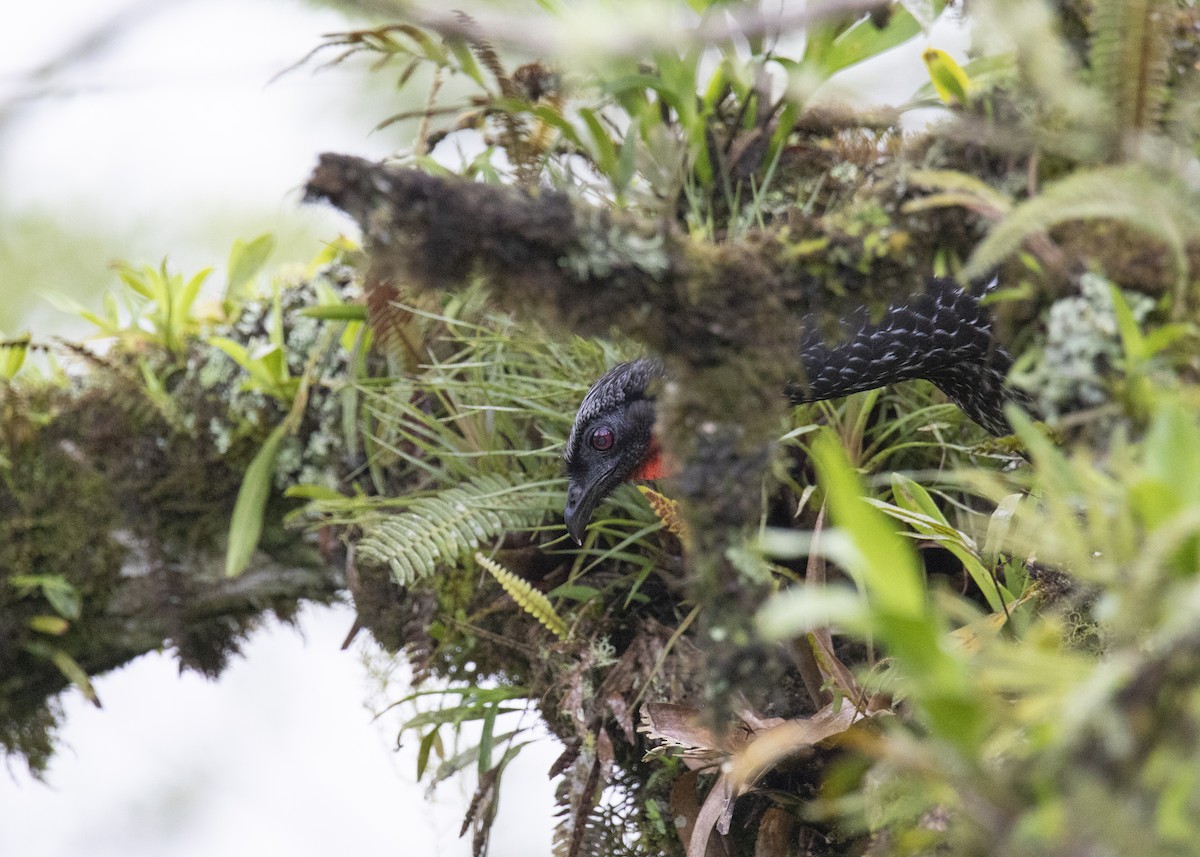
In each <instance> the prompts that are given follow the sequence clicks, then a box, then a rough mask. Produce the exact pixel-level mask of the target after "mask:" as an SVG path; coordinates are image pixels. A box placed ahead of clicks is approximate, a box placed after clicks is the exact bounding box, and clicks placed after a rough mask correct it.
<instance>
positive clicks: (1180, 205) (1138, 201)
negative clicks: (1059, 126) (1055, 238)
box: [961, 164, 1200, 310]
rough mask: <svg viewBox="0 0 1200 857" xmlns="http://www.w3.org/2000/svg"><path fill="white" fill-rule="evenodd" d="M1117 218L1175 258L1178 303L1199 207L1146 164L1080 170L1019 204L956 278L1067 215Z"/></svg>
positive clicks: (983, 268) (971, 274)
mask: <svg viewBox="0 0 1200 857" xmlns="http://www.w3.org/2000/svg"><path fill="white" fill-rule="evenodd" d="M1101 218H1103V219H1109V220H1117V221H1121V222H1123V223H1127V224H1128V225H1130V226H1132V227H1134V228H1136V229H1140V230H1142V231H1143V232H1146V233H1147V234H1148V235H1150V236H1151V237H1153V238H1156V239H1158V240H1160V241H1162V242H1163V243H1164V244H1166V245H1167V249H1168V251H1169V252H1170V254H1171V257H1172V259H1173V261H1174V263H1175V272H1176V285H1177V290H1178V293H1177V295H1176V297H1177V299H1178V307H1179V308H1180V309H1181V310H1182V308H1183V307H1184V305H1185V303H1184V300H1185V298H1186V288H1187V282H1188V275H1189V271H1188V257H1187V244H1188V242H1189V241H1190V240H1194V239H1196V238H1197V237H1200V206H1197V204H1196V200H1195V198H1194V197H1193V196H1192V195H1191V194H1189V193H1188V192H1187V191H1186V189H1184V188H1182V187H1180V186H1179V185H1178V184H1177V183H1174V182H1171V181H1168V180H1166V179H1165V178H1164V176H1163V175H1162V174H1159V173H1156V172H1154V171H1153V170H1151V169H1150V168H1148V167H1145V166H1142V165H1137V164H1131V165H1126V166H1119V167H1099V168H1096V169H1090V170H1083V171H1081V172H1078V173H1075V174H1074V175H1072V176H1069V177H1068V178H1065V179H1063V180H1062V181H1060V182H1057V183H1055V184H1053V185H1050V186H1048V187H1047V188H1046V190H1045V191H1044V192H1043V193H1041V194H1040V195H1038V196H1036V197H1034V198H1033V199H1030V200H1028V201H1027V202H1024V203H1022V204H1021V205H1019V206H1017V207H1016V208H1015V209H1013V211H1012V213H1011V214H1010V215H1009V216H1008V217H1006V218H1005V219H1004V220H1003V221H1002V222H1000V223H999V224H998V225H997V226H996V227H995V228H994V229H993V230H992V231H991V233H989V234H988V236H987V238H985V239H984V240H983V241H982V242H981V243H980V244H979V246H978V247H976V248H975V252H974V253H973V254H972V255H971V258H970V260H969V261H968V262H967V265H966V267H965V268H964V269H963V271H962V274H961V277H962V278H963V280H971V279H974V278H976V277H982V276H984V275H985V274H986V273H987V272H988V271H990V270H992V269H993V268H995V267H996V266H997V265H999V264H1000V263H1001V262H1003V261H1004V260H1005V259H1006V258H1007V257H1008V256H1009V255H1010V254H1012V253H1013V252H1015V251H1016V250H1017V249H1018V248H1019V247H1020V246H1021V243H1022V242H1023V241H1024V240H1025V239H1026V238H1027V237H1029V236H1030V235H1032V234H1034V233H1036V232H1044V231H1046V230H1049V229H1052V228H1053V227H1055V226H1058V225H1059V224H1062V223H1066V222H1068V221H1072V220H1092V219H1101Z"/></svg>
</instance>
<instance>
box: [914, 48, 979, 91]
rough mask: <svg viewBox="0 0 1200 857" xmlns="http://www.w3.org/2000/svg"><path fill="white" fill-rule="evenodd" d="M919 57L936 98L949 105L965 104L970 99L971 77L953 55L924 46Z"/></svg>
mask: <svg viewBox="0 0 1200 857" xmlns="http://www.w3.org/2000/svg"><path fill="white" fill-rule="evenodd" d="M921 59H922V60H924V61H925V68H926V69H927V70H928V71H929V82H930V83H932V84H933V88H934V90H935V91H936V92H937V94H938V98H940V99H942V101H943V102H945V103H946V104H950V105H966V104H967V103H968V101H970V97H971V78H970V77H968V76H967V73H966V71H964V70H963V67H962V66H961V65H959V64H958V63H957V62H956V61H955V59H954V57H952V56H950V54H948V53H946V52H945V51H943V50H939V49H937V48H926V49H925V52H924V53H922V54H921Z"/></svg>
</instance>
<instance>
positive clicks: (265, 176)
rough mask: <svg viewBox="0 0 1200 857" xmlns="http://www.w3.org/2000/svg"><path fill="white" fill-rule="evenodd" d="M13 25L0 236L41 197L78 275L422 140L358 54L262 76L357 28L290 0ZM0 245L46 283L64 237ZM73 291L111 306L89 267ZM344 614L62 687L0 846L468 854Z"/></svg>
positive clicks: (880, 74)
mask: <svg viewBox="0 0 1200 857" xmlns="http://www.w3.org/2000/svg"><path fill="white" fill-rule="evenodd" d="M133 8H136V9H138V10H139V17H138V18H137V19H136V20H135V22H134V23H133V24H132V25H131V26H128V27H127V28H126V31H125V32H124V33H123V35H122V36H121V37H120V38H119V39H117V40H116V41H115V42H114V43H113V44H112V45H110V46H108V47H107V48H105V49H104V50H102V51H101V52H99V53H98V54H97V55H96V56H95V57H93V58H91V59H89V60H88V61H86V62H84V63H81V64H79V65H78V66H76V67H72V68H71V69H70V70H69V71H68V72H66V73H65V74H62V75H58V76H55V77H53V78H52V79H51V80H50V81H49V82H36V81H35V82H32V83H31V81H30V79H29V77H28V75H29V72H30V70H32V69H34V68H38V67H40V66H42V65H43V64H45V63H46V62H47V61H48V60H50V59H51V58H53V57H55V56H57V55H59V54H61V53H62V52H63V51H64V50H65V49H66V48H67V47H68V46H69V45H71V44H72V43H74V42H75V41H76V40H77V39H78V38H79V37H80V36H81V35H82V34H84V33H86V32H88V31H89V30H90V29H91V28H92V27H94V26H95V24H96V22H98V21H102V20H106V19H108V18H109V17H111V16H112V15H113V14H114V13H115V12H116V11H118V10H121V9H133ZM3 24H4V26H3V28H0V250H3V249H4V246H3V245H4V244H5V242H6V241H7V242H9V243H10V244H11V242H12V240H13V239H12V232H11V231H10V229H9V228H6V223H7V224H8V225H9V226H11V224H12V223H13V222H15V221H14V220H13V218H15V217H18V216H27V215H30V214H31V213H36V214H38V215H41V216H43V217H45V218H48V219H49V220H50V221H52V222H54V223H58V224H61V225H63V226H64V227H65V228H67V229H78V228H86V229H87V230H91V231H94V232H96V233H97V234H99V235H100V236H102V237H103V240H102V242H101V244H102V246H103V248H104V249H103V251H102V252H97V253H96V255H95V256H94V258H92V257H89V258H85V259H82V260H80V259H76V260H74V267H73V268H72V269H71V271H72V272H73V273H71V274H70V275H69V276H72V277H77V276H80V275H79V274H78V273H77V272H78V271H80V270H82V271H83V272H84V274H83V275H82V276H83V278H84V280H86V282H85V283H83V285H85V286H88V285H92V284H96V285H97V286H102V285H103V284H106V283H107V284H110V285H111V284H112V282H113V278H112V277H111V275H109V274H107V273H106V266H107V265H108V263H109V262H111V261H112V260H113V259H121V258H123V259H130V260H133V261H138V262H141V261H150V262H157V261H158V260H160V259H161V258H162V257H163V256H164V255H167V254H169V255H170V259H171V263H172V265H173V266H174V267H176V268H178V269H182V270H183V271H185V272H192V271H194V270H196V269H197V268H199V267H202V266H206V265H217V266H219V265H220V264H221V263H222V262H223V261H224V260H225V258H226V256H227V254H228V250H229V247H230V245H231V243H232V242H233V240H234V239H236V238H250V237H253V236H254V235H256V234H258V233H260V232H264V231H273V230H274V231H278V232H280V233H281V234H282V235H283V236H284V237H285V238H286V251H284V252H290V253H291V254H292V255H291V256H290V257H288V258H289V259H290V260H291V261H303V260H305V259H307V258H309V257H311V256H312V255H314V254H315V253H316V252H317V251H318V250H319V248H320V246H321V242H322V241H324V240H328V239H330V238H332V237H334V236H336V235H337V234H338V232H339V231H342V230H346V231H350V230H351V229H352V227H351V226H350V224H349V223H348V222H346V221H345V220H344V219H343V218H341V217H340V216H339V215H337V214H336V213H334V212H332V211H331V210H329V209H327V208H315V207H301V206H300V205H299V193H298V189H299V187H300V186H301V185H302V183H303V181H304V179H305V178H306V177H307V175H308V173H309V172H310V170H311V169H312V167H313V165H314V164H315V160H316V155H317V153H319V152H322V151H344V152H350V153H355V154H360V155H363V156H367V157H381V156H383V155H386V154H388V153H390V152H391V151H393V150H395V149H398V148H401V147H403V146H404V145H405V144H406V143H407V140H405V139H404V138H403V136H402V133H403V131H402V129H394V130H389V131H385V132H380V133H375V134H372V133H371V128H372V127H373V126H374V124H375V123H376V122H378V121H379V119H380V118H381V117H382V116H383V115H386V114H387V113H388V112H392V111H393V110H400V109H404V106H403V105H401V104H395V105H389V104H388V103H387V101H386V100H385V99H384V97H383V96H382V93H383V92H384V90H382V89H379V88H378V84H376V85H374V87H372V85H370V84H368V82H367V78H366V75H365V74H363V73H362V72H361V70H360V69H359V70H336V71H332V72H326V73H322V74H315V75H314V74H313V73H312V72H311V70H310V69H309V68H305V69H301V70H299V71H294V72H292V73H290V74H288V75H286V76H284V77H283V78H282V79H280V80H278V81H276V82H274V83H269V81H270V80H271V78H272V77H273V76H274V75H275V74H276V73H277V72H279V71H280V70H282V69H284V68H287V67H288V66H290V65H291V64H293V63H294V62H296V61H297V60H298V59H299V58H301V57H302V56H304V55H305V54H306V53H307V52H308V51H309V50H311V49H312V48H313V47H315V46H316V45H317V44H318V43H319V41H320V35H321V34H322V33H326V32H330V31H335V30H341V29H347V28H348V27H349V26H350V25H349V24H347V22H346V21H345V19H343V18H342V17H341V16H339V15H338V14H336V13H334V12H331V11H328V10H323V9H316V8H313V7H311V6H308V5H305V4H303V3H301V2H299V0H254V2H248V1H247V0H172V2H164V0H57V2H56V0H46V2H43V3H41V4H33V3H27V2H23V3H20V4H18V5H15V8H13V9H8V10H6V12H5V14H4V16H3ZM929 43H932V44H934V45H936V46H938V47H942V48H949V47H951V45H952V44H954V45H959V46H961V45H962V44H963V38H962V35H961V33H959V32H956V31H955V28H953V27H939V28H938V29H937V30H935V33H934V35H933V37H932V38H931V40H930V41H929V42H926V41H925V40H922V39H918V40H915V41H913V42H912V43H910V44H908V45H906V46H903V47H901V48H900V49H897V50H896V51H893V52H892V55H891V56H890V57H889V58H888V59H887V61H885V62H883V63H881V64H877V67H876V68H875V69H874V70H873V71H872V70H853V71H852V74H851V75H850V76H848V77H849V80H848V81H847V86H849V87H853V88H854V89H855V90H857V92H858V93H859V95H860V96H862V100H865V101H868V102H879V103H885V102H898V101H900V100H903V99H904V98H906V97H907V96H908V95H910V94H911V93H912V92H913V90H915V88H916V87H917V86H918V85H920V83H921V82H922V80H923V78H922V69H921V64H920V52H921V50H922V48H923V47H925V45H926V44H929ZM864 94H865V95H864ZM81 225H82V226H81ZM8 252H9V253H10V254H12V253H16V254H20V257H21V258H22V259H23V260H25V261H26V263H29V260H32V264H34V265H35V266H36V267H37V270H38V271H39V272H40V273H41V274H43V275H44V276H43V279H45V280H46V281H49V282H54V281H55V277H54V272H55V270H56V267H55V266H56V265H58V264H59V263H60V262H61V261H62V260H61V259H60V255H61V254H62V252H63V251H62V248H60V247H58V246H53V245H50V246H40V245H35V246H25V245H22V246H19V247H12V246H9V247H8ZM281 255H282V253H281ZM5 258H6V257H5V256H4V254H3V253H2V252H0V301H14V300H16V299H17V298H18V297H20V296H22V295H24V294H25V292H27V291H28V287H27V283H25V282H23V281H21V280H20V278H19V277H17V276H15V275H14V273H13V271H14V270H15V269H13V268H10V269H7V270H6V268H5V261H4V260H5ZM7 258H13V257H12V256H9V257H7ZM279 261H281V259H280V258H279V257H278V256H277V258H276V259H274V260H273V262H274V263H278V262H279ZM62 276H64V277H66V276H68V274H66V273H64V274H63V275H62ZM66 289H67V285H66V284H65V285H64V290H66ZM76 297H77V298H78V299H80V300H82V301H84V302H87V303H90V304H91V305H93V306H95V305H98V301H99V293H98V288H94V289H93V294H91V295H90V296H89V295H80V294H76ZM67 323H68V319H67V318H66V317H65V316H63V315H61V314H59V313H57V311H54V310H50V309H48V308H46V307H45V305H42V306H41V307H40V308H38V309H36V310H33V311H32V312H31V313H30V314H28V315H27V317H26V319H25V324H27V325H29V326H30V327H32V328H33V330H34V331H35V334H36V333H41V334H45V333H46V332H48V330H49V329H50V328H58V329H63V326H64V325H67ZM3 332H7V333H12V332H14V331H3ZM73 332H77V333H82V332H84V331H83V329H82V328H78V327H76V328H75V329H74V330H73ZM352 618H353V615H352V611H351V610H350V609H349V608H347V607H342V608H337V609H316V608H309V609H306V610H305V611H304V612H303V614H302V618H301V622H300V626H301V628H302V633H298V632H297V631H296V630H293V629H290V628H286V627H276V626H272V627H270V628H267V629H265V630H263V631H261V632H259V633H258V634H257V635H256V636H255V637H254V638H253V639H252V640H251V642H250V644H249V645H248V646H247V648H246V656H245V657H244V658H243V659H240V660H238V661H236V662H235V663H234V665H233V666H232V667H231V668H230V669H229V670H228V671H227V672H226V673H225V674H224V675H223V676H222V678H221V679H220V680H219V681H217V682H209V681H206V680H204V679H201V678H199V677H198V676H195V675H183V676H180V675H178V673H177V670H176V666H175V662H174V661H173V660H172V659H171V658H170V657H169V656H166V655H151V656H147V657H144V658H142V659H140V660H138V661H136V662H135V663H134V664H132V665H130V666H128V667H126V668H125V669H122V670H120V671H117V672H115V673H112V674H110V675H107V676H104V677H101V678H100V679H99V680H98V681H97V682H96V687H97V690H98V693H99V695H100V698H101V700H102V701H103V703H104V706H105V708H104V710H103V711H97V710H96V709H94V708H92V707H91V706H90V705H89V704H88V703H86V702H85V701H83V700H82V698H81V697H79V695H78V694H75V693H68V694H67V695H66V697H65V703H66V728H65V729H64V730H63V733H62V737H63V739H64V740H63V748H64V749H63V751H62V752H60V754H59V755H58V756H57V757H56V758H55V760H54V761H53V762H52V764H51V768H50V771H49V773H48V776H47V781H48V785H42V784H39V783H36V782H33V781H31V780H30V779H29V778H28V776H27V775H25V774H24V772H23V770H21V769H20V767H19V766H16V765H14V766H12V768H11V770H10V773H9V775H5V774H3V773H0V854H2V855H11V857H60V855H61V857H68V855H70V857H75V855H83V854H86V855H88V857H107V855H114V857H115V855H121V857H151V855H153V857H193V855H195V857H201V855H205V857H207V855H216V854H220V855H226V856H227V857H241V855H251V854H287V855H289V857H308V855H313V857H316V855H321V857H325V855H329V854H354V853H369V854H405V855H409V854H413V855H426V854H429V855H434V854H444V855H454V857H457V855H467V854H469V853H470V844H469V841H467V840H459V839H458V838H457V833H458V825H459V821H460V819H461V814H462V811H463V809H464V808H465V806H466V803H467V800H468V797H469V788H465V787H462V786H456V785H455V784H453V783H451V784H448V785H445V786H443V787H441V789H440V790H439V792H438V798H437V800H436V801H435V802H434V803H429V802H428V801H427V800H426V797H425V790H424V786H423V785H417V784H415V783H414V782H413V781H414V779H415V761H414V759H415V741H414V742H412V744H413V746H409V747H406V748H405V749H404V750H402V751H401V752H400V753H393V752H392V747H393V744H394V738H395V736H394V734H393V732H392V731H391V729H392V726H393V724H394V722H395V721H394V720H392V721H389V722H388V726H386V727H385V726H382V725H378V724H375V725H373V724H372V723H371V718H370V713H369V712H368V710H367V708H366V706H365V704H364V701H365V700H366V699H367V698H368V697H369V696H371V695H372V694H373V693H375V692H376V690H377V688H374V686H373V684H372V682H373V681H374V680H373V679H372V678H370V677H369V676H368V673H367V671H366V669H365V668H364V666H363V661H362V656H361V654H359V653H357V652H354V651H350V652H342V651H339V646H340V644H341V641H342V638H343V637H344V636H345V633H346V631H347V630H348V629H349V627H350V625H351V622H352ZM362 636H363V637H365V636H366V634H363V635H362ZM389 693H390V694H391V696H390V697H387V698H395V697H398V696H400V695H402V694H403V693H404V688H403V686H402V685H397V686H394V687H392V688H391V689H390V691H389ZM558 752H559V748H558V747H557V745H556V744H554V743H553V742H550V741H544V742H541V743H540V744H539V745H537V746H535V747H530V748H527V749H526V750H525V751H524V752H523V753H522V755H521V757H519V758H518V760H517V761H516V762H515V763H514V765H513V766H512V768H511V769H510V771H509V773H507V774H506V776H505V786H504V790H503V791H502V799H501V802H502V810H501V812H500V823H499V825H498V828H497V830H496V832H495V834H494V836H493V849H492V854H493V855H494V857H507V855H514V857H515V855H522V857H523V855H527V854H542V853H548V851H549V844H550V829H551V825H552V822H553V819H552V818H551V803H552V785H551V784H550V783H548V782H547V780H546V777H545V771H546V770H547V768H548V767H549V765H550V763H551V762H552V761H553V759H554V758H555V756H557V754H558ZM468 839H469V837H468Z"/></svg>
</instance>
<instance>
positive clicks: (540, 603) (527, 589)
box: [475, 551, 567, 640]
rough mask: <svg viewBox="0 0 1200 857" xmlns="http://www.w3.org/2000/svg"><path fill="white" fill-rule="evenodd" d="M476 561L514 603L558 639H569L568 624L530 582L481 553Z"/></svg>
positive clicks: (476, 554) (476, 552)
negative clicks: (497, 582) (498, 583)
mask: <svg viewBox="0 0 1200 857" xmlns="http://www.w3.org/2000/svg"><path fill="white" fill-rule="evenodd" d="M475 561H476V562H477V563H479V564H480V565H482V566H483V567H484V568H486V569H487V570H488V573H489V574H491V575H492V577H494V578H496V580H498V581H499V582H500V585H501V586H503V587H504V591H505V592H507V593H508V595H509V597H510V598H512V600H513V601H515V602H517V604H518V605H519V606H520V608H521V609H522V610H524V611H525V612H526V613H528V614H529V615H530V616H532V617H533V618H534V619H537V620H538V621H539V622H541V623H542V624H543V625H545V626H546V628H548V629H549V630H550V632H551V633H552V634H554V636H556V637H558V639H560V640H565V639H566V638H567V623H566V622H564V621H563V618H562V617H561V616H559V615H558V613H557V612H556V611H555V609H554V605H552V604H551V603H550V599H549V598H547V597H546V596H545V595H543V594H542V593H540V592H538V591H537V590H536V589H534V588H533V587H532V586H531V585H530V583H529V581H528V580H524V579H522V578H520V577H517V575H515V574H513V573H512V572H511V571H509V570H508V569H507V568H505V567H504V566H502V565H501V564H500V563H498V562H496V561H495V560H494V559H488V558H487V557H486V556H484V555H483V554H481V553H480V552H479V551H475Z"/></svg>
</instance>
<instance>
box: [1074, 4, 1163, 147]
mask: <svg viewBox="0 0 1200 857" xmlns="http://www.w3.org/2000/svg"><path fill="white" fill-rule="evenodd" d="M1170 14H1171V5H1170V4H1168V3H1163V2H1161V0H1097V2H1096V5H1095V11H1094V12H1093V14H1092V29H1093V31H1094V34H1095V35H1094V36H1093V39H1092V51H1091V65H1092V70H1093V73H1094V75H1095V81H1096V83H1097V84H1098V85H1099V87H1100V89H1101V90H1102V91H1103V93H1104V95H1105V103H1107V104H1110V105H1112V108H1113V111H1114V113H1115V116H1114V117H1113V118H1114V119H1115V122H1114V125H1113V127H1114V130H1116V131H1117V132H1118V133H1121V132H1125V131H1144V130H1147V129H1149V128H1152V127H1153V126H1154V125H1155V124H1156V123H1157V122H1158V120H1159V119H1160V118H1161V117H1162V111H1163V105H1164V103H1165V102H1166V98H1167V78H1168V76H1169V74H1170V65H1169V61H1170V54H1171V43H1170V40H1169V36H1170V29H1169V27H1168V24H1169V20H1170Z"/></svg>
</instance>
